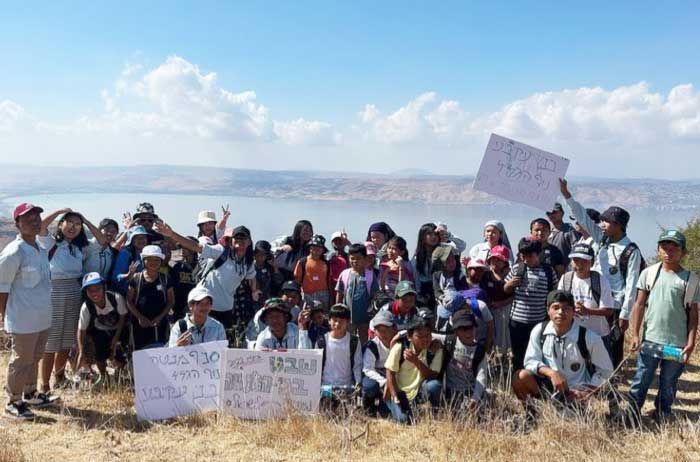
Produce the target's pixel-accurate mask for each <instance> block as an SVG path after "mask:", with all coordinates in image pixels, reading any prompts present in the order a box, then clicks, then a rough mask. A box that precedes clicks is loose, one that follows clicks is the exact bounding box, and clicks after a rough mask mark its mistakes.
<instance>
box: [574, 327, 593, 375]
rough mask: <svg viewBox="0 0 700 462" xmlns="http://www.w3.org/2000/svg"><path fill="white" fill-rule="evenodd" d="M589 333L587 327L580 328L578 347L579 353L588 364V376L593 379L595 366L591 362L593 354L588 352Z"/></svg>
mask: <svg viewBox="0 0 700 462" xmlns="http://www.w3.org/2000/svg"><path fill="white" fill-rule="evenodd" d="M587 332H588V331H587V329H586V328H585V327H583V326H578V340H577V341H576V345H577V346H578V351H579V353H581V357H582V358H583V360H584V362H585V363H586V370H587V371H588V375H590V376H591V377H592V376H593V374H595V366H594V365H593V361H592V360H591V352H590V351H589V350H588V344H587V343H586V333H587Z"/></svg>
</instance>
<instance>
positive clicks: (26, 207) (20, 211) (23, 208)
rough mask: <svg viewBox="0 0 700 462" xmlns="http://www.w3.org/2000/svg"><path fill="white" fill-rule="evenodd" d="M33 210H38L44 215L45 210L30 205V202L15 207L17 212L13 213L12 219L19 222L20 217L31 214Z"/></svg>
mask: <svg viewBox="0 0 700 462" xmlns="http://www.w3.org/2000/svg"><path fill="white" fill-rule="evenodd" d="M32 210H36V211H38V212H39V213H42V212H43V211H44V209H42V208H41V207H39V206H38V205H34V204H30V203H28V202H22V203H21V204H19V205H18V206H17V207H15V211H14V212H13V214H12V217H13V218H14V220H15V221H17V219H18V218H19V217H21V216H22V215H25V214H27V213H29V212H31V211H32Z"/></svg>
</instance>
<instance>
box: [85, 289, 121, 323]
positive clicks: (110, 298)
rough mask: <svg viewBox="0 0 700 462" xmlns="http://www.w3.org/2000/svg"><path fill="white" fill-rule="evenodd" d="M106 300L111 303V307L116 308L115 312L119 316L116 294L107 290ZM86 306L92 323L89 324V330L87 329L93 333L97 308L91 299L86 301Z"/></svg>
mask: <svg viewBox="0 0 700 462" xmlns="http://www.w3.org/2000/svg"><path fill="white" fill-rule="evenodd" d="M105 298H106V299H107V301H108V302H109V304H110V305H112V308H114V312H115V313H117V314H119V312H118V311H117V297H116V295H114V292H110V291H107V290H105ZM85 306H86V307H87V309H88V312H89V313H90V323H89V324H88V328H87V329H86V330H87V331H88V332H92V330H93V329H94V328H95V320H96V319H97V307H96V306H95V304H94V303H93V302H92V300H90V299H89V298H87V297H86V300H85Z"/></svg>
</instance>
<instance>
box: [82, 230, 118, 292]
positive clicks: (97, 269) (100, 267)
mask: <svg viewBox="0 0 700 462" xmlns="http://www.w3.org/2000/svg"><path fill="white" fill-rule="evenodd" d="M98 229H99V231H100V233H101V234H102V235H103V236H104V238H105V239H104V240H105V241H106V242H105V244H104V245H103V244H101V243H100V241H98V240H97V237H95V236H93V237H92V238H91V239H90V240H89V245H88V246H87V248H86V249H85V268H84V270H85V274H87V273H93V272H94V273H100V276H102V279H103V280H104V281H109V280H110V279H111V274H112V266H113V265H114V262H115V260H116V259H117V255H119V250H118V248H116V246H118V245H120V244H119V243H118V241H117V234H119V225H118V224H117V222H116V221H115V220H112V219H111V218H105V219H103V220H102V221H100V224H99V225H98Z"/></svg>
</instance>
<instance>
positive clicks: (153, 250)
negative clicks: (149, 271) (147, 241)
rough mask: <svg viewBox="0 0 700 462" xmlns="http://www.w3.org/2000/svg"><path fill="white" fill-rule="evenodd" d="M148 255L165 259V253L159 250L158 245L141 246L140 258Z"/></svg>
mask: <svg viewBox="0 0 700 462" xmlns="http://www.w3.org/2000/svg"><path fill="white" fill-rule="evenodd" d="M149 257H158V258H160V259H161V260H165V255H164V254H163V251H162V250H160V247H158V246H157V245H147V246H146V247H144V248H143V250H142V251H141V259H142V260H143V259H144V258H149Z"/></svg>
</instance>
